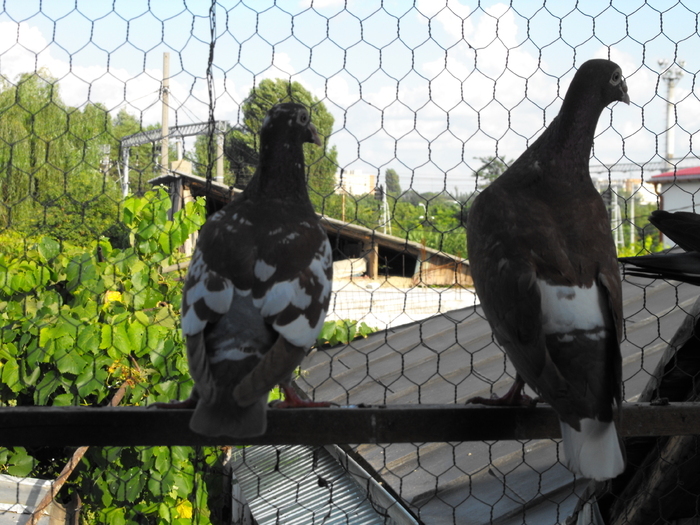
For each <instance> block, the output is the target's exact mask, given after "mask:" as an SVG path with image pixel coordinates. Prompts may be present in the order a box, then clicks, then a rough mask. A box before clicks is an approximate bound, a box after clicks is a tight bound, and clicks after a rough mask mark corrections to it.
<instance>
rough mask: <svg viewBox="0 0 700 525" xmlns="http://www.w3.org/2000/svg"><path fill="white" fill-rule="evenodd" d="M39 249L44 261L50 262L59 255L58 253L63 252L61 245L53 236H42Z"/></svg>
mask: <svg viewBox="0 0 700 525" xmlns="http://www.w3.org/2000/svg"><path fill="white" fill-rule="evenodd" d="M38 250H39V254H40V255H41V257H42V259H43V260H44V262H49V261H51V260H52V259H54V258H56V257H58V254H59V253H60V252H61V245H60V244H59V243H58V242H57V241H56V240H55V239H52V238H51V237H42V239H41V241H40V242H39V246H38Z"/></svg>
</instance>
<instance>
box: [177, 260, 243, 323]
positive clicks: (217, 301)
mask: <svg viewBox="0 0 700 525" xmlns="http://www.w3.org/2000/svg"><path fill="white" fill-rule="evenodd" d="M186 282H187V284H188V287H187V289H186V290H185V291H184V292H183V297H182V304H183V306H185V307H186V312H185V313H184V315H183V316H182V333H183V334H185V335H194V334H197V333H199V332H201V331H202V330H204V327H205V326H206V324H207V321H206V319H200V317H199V316H198V315H197V311H196V309H195V306H194V305H195V303H196V302H197V301H200V300H204V304H205V305H206V306H207V308H209V309H210V310H211V311H213V312H215V313H217V314H224V313H226V312H227V311H228V309H229V308H230V306H231V300H232V299H233V285H232V283H231V281H229V280H228V279H224V278H222V277H221V276H219V275H218V274H216V273H214V272H213V271H212V270H210V269H209V267H208V266H207V265H206V263H205V262H204V259H203V258H202V253H201V252H200V251H198V250H197V251H195V254H194V255H193V257H192V263H191V264H190V268H189V270H188V272H187V280H186ZM214 282H215V283H216V284H212V283H214Z"/></svg>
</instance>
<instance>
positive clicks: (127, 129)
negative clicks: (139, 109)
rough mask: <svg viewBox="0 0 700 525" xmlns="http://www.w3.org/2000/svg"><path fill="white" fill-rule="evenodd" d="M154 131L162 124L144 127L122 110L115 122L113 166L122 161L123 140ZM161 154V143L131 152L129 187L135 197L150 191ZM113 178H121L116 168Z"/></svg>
mask: <svg viewBox="0 0 700 525" xmlns="http://www.w3.org/2000/svg"><path fill="white" fill-rule="evenodd" d="M154 129H158V130H159V129H160V124H151V125H150V126H145V127H144V126H143V125H142V123H141V121H140V120H139V119H138V118H136V117H135V116H134V115H132V114H131V113H129V112H128V111H126V109H124V108H122V109H120V110H119V113H117V116H116V117H114V122H113V132H112V139H113V145H112V147H111V151H112V152H113V153H112V155H111V157H112V165H113V166H117V165H118V163H119V162H121V159H120V158H119V157H118V156H119V155H120V154H121V152H120V150H119V141H120V140H121V139H123V138H124V137H128V136H129V135H134V134H136V133H141V132H143V131H150V130H154ZM171 148H172V144H171ZM172 153H173V152H172V151H171V152H170V154H171V155H172ZM159 154H160V143H151V144H141V145H140V146H134V147H132V148H131V149H130V150H129V187H130V191H131V193H133V194H134V195H143V194H144V193H145V192H146V191H148V190H149V189H150V187H149V185H148V180H149V179H151V178H152V177H154V176H155V175H156V173H155V170H156V158H157V156H158V155H159ZM171 158H172V157H171ZM113 176H114V178H115V179H118V178H119V173H118V170H116V168H115V171H114V173H113Z"/></svg>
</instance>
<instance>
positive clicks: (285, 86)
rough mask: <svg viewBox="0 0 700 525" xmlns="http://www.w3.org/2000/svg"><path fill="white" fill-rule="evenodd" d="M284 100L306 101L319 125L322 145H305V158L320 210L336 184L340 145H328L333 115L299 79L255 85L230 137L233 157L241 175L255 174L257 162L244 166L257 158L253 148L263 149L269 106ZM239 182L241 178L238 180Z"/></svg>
mask: <svg viewBox="0 0 700 525" xmlns="http://www.w3.org/2000/svg"><path fill="white" fill-rule="evenodd" d="M281 102H297V103H300V104H304V105H305V106H306V107H308V108H309V109H310V110H311V121H312V122H313V123H314V125H315V126H316V129H317V130H318V134H319V136H320V137H321V141H322V143H323V145H322V147H320V148H319V147H318V146H316V145H314V144H305V145H304V158H305V160H306V166H307V169H308V183H309V195H310V197H311V201H312V202H313V203H314V206H315V207H316V209H317V210H319V209H321V208H322V207H323V205H324V200H325V198H326V197H328V196H330V195H332V194H333V191H334V188H335V172H336V170H337V166H338V152H337V150H336V147H335V146H333V147H331V148H330V149H329V148H328V138H329V137H330V135H331V134H332V133H333V123H334V121H335V119H334V118H333V115H331V114H330V112H329V111H328V110H327V109H326V106H325V105H324V104H323V102H321V101H320V100H319V99H318V98H317V97H315V96H313V95H312V94H311V93H310V92H309V91H307V90H306V88H304V86H302V85H301V84H300V83H299V82H290V81H288V80H283V79H280V78H278V79H275V80H270V79H265V80H263V81H262V82H260V84H258V86H257V87H253V88H252V89H251V91H250V93H249V95H248V98H247V99H246V100H245V102H244V103H243V105H242V106H241V109H242V111H243V125H242V126H240V127H235V128H233V129H232V130H231V131H230V132H229V134H228V135H227V137H226V144H227V153H228V154H229V161H231V160H232V159H234V165H235V163H236V162H238V163H239V165H238V167H237V168H236V169H237V170H238V176H239V178H244V179H245V178H246V177H245V176H244V175H245V174H244V173H243V172H244V171H245V170H247V175H248V177H249V176H252V173H253V172H254V171H255V166H252V165H249V166H248V167H247V168H243V167H242V166H245V164H246V163H247V162H248V160H249V159H251V158H253V155H252V153H251V152H257V151H259V140H258V137H259V133H260V127H261V126H262V121H263V119H264V118H265V115H266V114H267V112H268V110H269V109H270V108H271V107H272V106H274V105H275V104H279V103H281ZM236 186H239V181H238V180H237V181H236Z"/></svg>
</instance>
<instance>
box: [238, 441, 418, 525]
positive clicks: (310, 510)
mask: <svg viewBox="0 0 700 525" xmlns="http://www.w3.org/2000/svg"><path fill="white" fill-rule="evenodd" d="M338 453H339V454H342V452H340V451H338ZM344 465H345V466H346V468H343V466H341V464H340V463H339V462H338V460H336V458H335V457H334V456H333V455H332V454H331V453H330V452H329V451H328V450H326V448H324V447H306V446H252V447H246V448H243V449H241V450H240V451H238V452H236V453H235V454H234V457H233V461H232V467H233V470H234V472H235V475H236V478H237V479H238V483H239V484H240V486H241V489H242V490H243V493H244V494H245V497H246V499H247V502H248V505H249V507H250V510H251V512H252V514H253V516H254V517H255V520H256V521H257V523H258V524H259V525H267V524H269V525H273V524H274V525H278V524H284V525H295V524H299V525H302V524H303V525H306V524H311V523H319V524H320V523H322V524H324V525H352V524H357V525H365V524H366V525H411V524H416V523H417V522H416V521H415V520H413V519H412V518H411V517H410V515H409V514H408V513H406V511H405V510H404V509H403V508H401V506H400V505H398V504H397V503H396V501H395V500H393V498H391V497H390V496H388V495H387V494H386V493H384V494H382V492H383V491H382V489H381V488H380V487H378V486H377V485H376V482H374V480H371V479H369V477H368V476H366V477H365V483H362V484H358V483H356V482H355V481H354V480H353V478H352V477H351V476H350V475H349V473H350V472H352V471H353V470H354V473H355V474H357V473H358V470H359V468H358V467H357V466H356V465H350V466H349V465H348V464H347V458H346V461H345V462H344Z"/></svg>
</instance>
